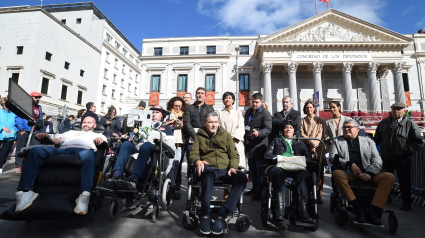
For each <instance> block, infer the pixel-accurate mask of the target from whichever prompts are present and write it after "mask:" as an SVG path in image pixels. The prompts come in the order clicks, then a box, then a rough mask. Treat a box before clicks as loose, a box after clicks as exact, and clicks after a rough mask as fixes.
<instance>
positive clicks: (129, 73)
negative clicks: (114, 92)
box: [128, 69, 133, 78]
mask: <svg viewBox="0 0 425 238" xmlns="http://www.w3.org/2000/svg"><path fill="white" fill-rule="evenodd" d="M131 73H133V71H132V70H131V69H130V71H129V72H128V77H130V78H131Z"/></svg>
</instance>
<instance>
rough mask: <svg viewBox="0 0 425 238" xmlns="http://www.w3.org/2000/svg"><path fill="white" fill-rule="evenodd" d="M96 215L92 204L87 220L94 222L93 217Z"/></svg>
mask: <svg viewBox="0 0 425 238" xmlns="http://www.w3.org/2000/svg"><path fill="white" fill-rule="evenodd" d="M95 214H96V206H94V204H92V205H91V206H90V207H89V219H90V220H94V215H95Z"/></svg>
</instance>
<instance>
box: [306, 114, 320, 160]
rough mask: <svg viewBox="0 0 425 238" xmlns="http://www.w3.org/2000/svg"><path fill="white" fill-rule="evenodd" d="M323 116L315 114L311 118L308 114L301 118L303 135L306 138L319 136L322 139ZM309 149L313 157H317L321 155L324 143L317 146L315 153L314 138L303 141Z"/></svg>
mask: <svg viewBox="0 0 425 238" xmlns="http://www.w3.org/2000/svg"><path fill="white" fill-rule="evenodd" d="M323 125H324V122H323V118H321V117H318V116H314V117H313V118H311V119H310V118H309V117H308V116H306V117H304V118H303V119H302V120H301V136H302V137H305V138H317V139H322V136H323ZM303 142H304V143H305V144H306V146H307V149H308V151H309V153H310V155H311V156H312V158H316V157H317V156H320V155H321V152H322V151H321V150H322V145H321V144H319V147H318V148H316V152H317V153H313V152H312V150H313V142H314V140H304V141H303Z"/></svg>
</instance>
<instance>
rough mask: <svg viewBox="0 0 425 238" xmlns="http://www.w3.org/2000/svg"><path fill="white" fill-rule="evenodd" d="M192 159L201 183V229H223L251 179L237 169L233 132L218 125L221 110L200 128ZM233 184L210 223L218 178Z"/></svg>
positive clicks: (209, 116)
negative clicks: (213, 195)
mask: <svg viewBox="0 0 425 238" xmlns="http://www.w3.org/2000/svg"><path fill="white" fill-rule="evenodd" d="M189 160H190V162H191V163H194V164H195V165H196V167H197V173H198V176H199V177H200V178H201V183H202V205H201V219H200V224H199V230H200V231H201V233H203V234H210V233H213V234H214V235H220V234H221V233H223V230H224V225H225V219H226V216H227V213H229V212H233V210H234V209H235V207H236V203H237V202H238V200H239V198H240V196H241V193H242V192H243V190H244V189H245V187H246V183H247V181H248V179H247V177H246V175H245V173H243V172H242V171H240V170H238V169H237V168H238V165H239V154H238V150H237V149H236V146H235V143H234V142H233V139H232V136H231V135H230V134H229V133H228V132H227V131H226V130H225V129H223V128H221V127H219V126H218V114H217V113H216V112H209V113H207V114H206V115H205V119H204V127H202V128H200V129H199V130H198V133H197V134H196V137H195V141H194V143H193V146H192V150H191V151H190V156H189ZM218 179H220V180H222V181H223V182H224V183H228V184H231V185H232V190H231V191H230V194H229V197H228V198H227V200H226V202H225V203H224V206H223V207H222V208H221V209H220V211H219V212H218V214H217V217H216V219H215V221H214V224H212V226H211V216H210V198H211V193H212V190H213V184H214V181H215V180H218Z"/></svg>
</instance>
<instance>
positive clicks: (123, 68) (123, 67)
mask: <svg viewBox="0 0 425 238" xmlns="http://www.w3.org/2000/svg"><path fill="white" fill-rule="evenodd" d="M124 70H125V65H124V64H123V65H122V72H123V73H124Z"/></svg>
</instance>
